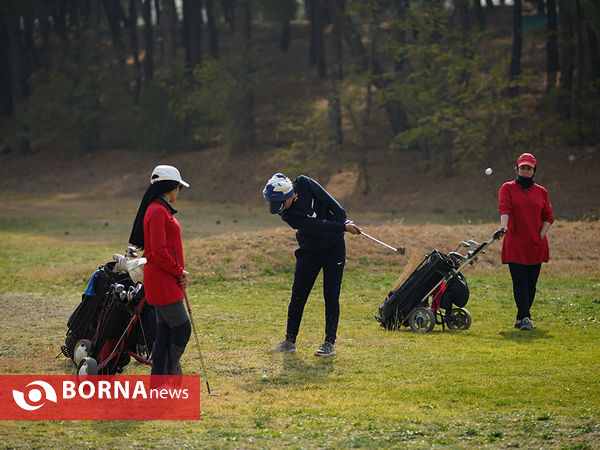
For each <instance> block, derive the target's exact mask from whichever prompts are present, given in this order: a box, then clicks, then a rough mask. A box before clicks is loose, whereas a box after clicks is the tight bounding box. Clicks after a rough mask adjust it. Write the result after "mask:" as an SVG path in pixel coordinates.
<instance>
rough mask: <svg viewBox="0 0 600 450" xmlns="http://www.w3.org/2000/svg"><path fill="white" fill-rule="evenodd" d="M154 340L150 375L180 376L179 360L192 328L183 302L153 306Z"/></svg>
mask: <svg viewBox="0 0 600 450" xmlns="http://www.w3.org/2000/svg"><path fill="white" fill-rule="evenodd" d="M155 309H156V339H155V341H154V347H153V350H152V371H151V374H152V375H181V364H180V363H179V359H180V358H181V355H183V352H184V350H185V346H186V345H187V343H188V341H189V340H190V334H191V332H192V327H191V325H190V321H189V319H188V316H187V313H186V311H185V307H184V306H183V301H179V302H176V303H171V304H170V305H165V306H155Z"/></svg>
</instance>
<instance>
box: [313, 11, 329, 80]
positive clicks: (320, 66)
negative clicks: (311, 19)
mask: <svg viewBox="0 0 600 450" xmlns="http://www.w3.org/2000/svg"><path fill="white" fill-rule="evenodd" d="M314 7H315V10H316V12H315V23H314V27H315V35H314V36H315V52H316V58H317V70H318V73H319V78H326V77H327V64H326V63H325V37H324V33H325V20H324V17H323V3H322V0H315V1H314Z"/></svg>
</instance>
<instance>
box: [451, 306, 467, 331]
mask: <svg viewBox="0 0 600 450" xmlns="http://www.w3.org/2000/svg"><path fill="white" fill-rule="evenodd" d="M446 325H448V328H450V329H451V330H467V329H469V327H470V326H471V314H470V313H469V311H467V310H466V309H465V308H452V310H451V311H450V314H449V316H448V317H447V318H446Z"/></svg>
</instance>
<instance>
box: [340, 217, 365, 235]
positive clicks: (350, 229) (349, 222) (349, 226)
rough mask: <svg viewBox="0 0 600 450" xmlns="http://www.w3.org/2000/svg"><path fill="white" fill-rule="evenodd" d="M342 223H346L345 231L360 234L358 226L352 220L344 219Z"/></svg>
mask: <svg viewBox="0 0 600 450" xmlns="http://www.w3.org/2000/svg"><path fill="white" fill-rule="evenodd" d="M344 224H345V225H346V231H347V232H348V233H351V234H360V232H361V231H362V230H361V229H360V228H359V227H357V226H356V225H355V224H354V221H352V220H346V222H344Z"/></svg>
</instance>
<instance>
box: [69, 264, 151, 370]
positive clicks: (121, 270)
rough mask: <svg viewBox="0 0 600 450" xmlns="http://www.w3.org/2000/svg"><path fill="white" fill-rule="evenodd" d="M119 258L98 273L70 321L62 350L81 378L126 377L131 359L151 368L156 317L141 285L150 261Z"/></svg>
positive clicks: (92, 278) (102, 267)
mask: <svg viewBox="0 0 600 450" xmlns="http://www.w3.org/2000/svg"><path fill="white" fill-rule="evenodd" d="M133 256H135V255H133ZM114 259H115V260H116V261H111V262H108V263H106V264H104V265H103V266H100V268H99V269H98V270H97V271H96V272H94V274H93V275H92V277H91V279H90V282H89V284H88V287H87V289H86V290H85V292H84V293H83V295H82V298H81V303H80V304H79V306H78V307H77V308H76V309H75V311H74V312H73V313H72V314H71V317H70V318H69V320H68V322H67V328H68V330H67V334H66V337H65V344H64V345H63V346H62V347H61V351H62V353H63V354H64V355H65V356H66V357H67V358H69V359H71V360H72V361H73V363H74V364H75V366H76V367H77V373H78V374H79V375H95V374H105V375H113V374H115V373H121V372H122V371H123V369H124V367H125V366H126V365H127V364H129V362H130V360H131V358H132V357H133V358H135V359H136V360H138V361H140V362H142V363H145V364H149V365H150V364H151V362H150V356H151V352H152V345H153V343H154V339H155V337H156V315H155V311H154V307H153V306H151V305H149V304H147V303H146V299H145V296H144V286H143V284H142V283H141V280H142V274H143V270H142V269H143V264H144V263H145V259H144V258H140V259H138V260H130V259H128V258H127V257H123V256H121V255H115V256H114Z"/></svg>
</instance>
